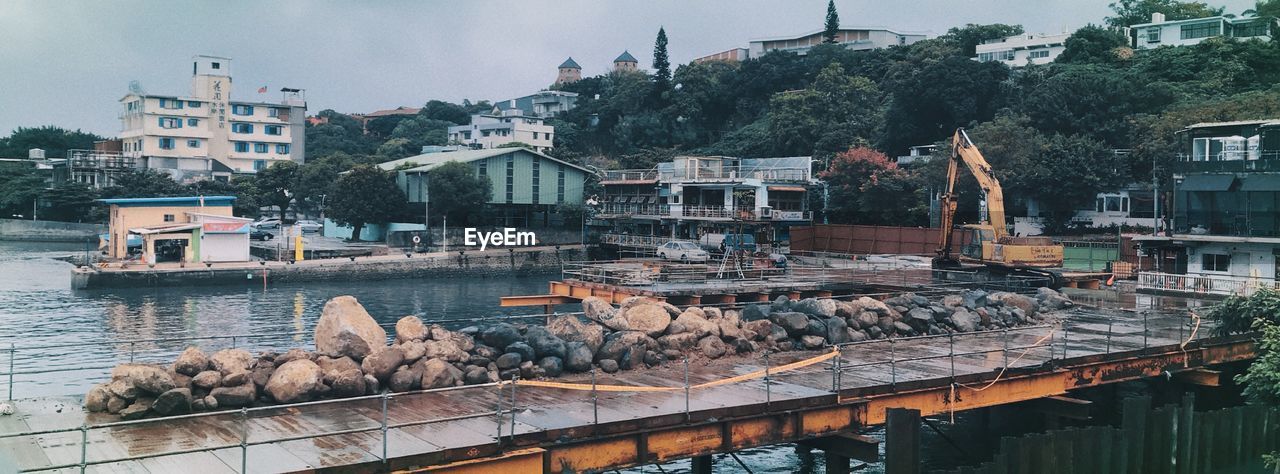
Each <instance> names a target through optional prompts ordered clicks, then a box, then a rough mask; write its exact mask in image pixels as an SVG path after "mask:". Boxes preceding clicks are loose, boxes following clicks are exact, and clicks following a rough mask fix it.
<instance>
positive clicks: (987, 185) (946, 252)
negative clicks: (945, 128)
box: [938, 128, 1006, 261]
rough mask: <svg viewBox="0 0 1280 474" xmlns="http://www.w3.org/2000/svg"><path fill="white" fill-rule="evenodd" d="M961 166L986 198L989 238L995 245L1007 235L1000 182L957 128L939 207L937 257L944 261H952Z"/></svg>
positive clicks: (979, 153) (970, 142)
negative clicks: (957, 188)
mask: <svg viewBox="0 0 1280 474" xmlns="http://www.w3.org/2000/svg"><path fill="white" fill-rule="evenodd" d="M961 162H963V163H964V164H965V166H966V167H968V168H969V172H970V173H972V174H973V177H974V178H975V179H977V180H978V186H980V187H982V190H983V192H984V193H985V194H986V196H987V220H988V222H990V224H991V231H992V237H993V238H994V239H995V241H996V242H1000V241H1002V240H1003V238H1004V237H1005V233H1006V231H1005V220H1004V191H1003V190H1002V189H1001V188H1000V180H998V179H996V176H995V173H993V172H992V171H991V165H990V164H989V163H987V159H986V158H984V157H983V156H982V152H980V151H978V147H977V146H974V144H973V142H972V141H971V140H969V135H968V134H966V133H965V132H964V129H963V128H958V129H956V133H955V135H952V137H951V159H950V160H949V161H948V163H947V191H946V193H944V194H943V195H942V203H941V204H942V206H941V208H942V209H941V211H942V222H941V224H942V236H941V239H940V242H939V243H940V246H939V248H938V257H939V258H940V259H942V260H944V261H950V260H952V256H951V247H952V244H953V242H952V241H951V240H952V239H951V234H952V226H954V225H955V217H956V203H957V201H958V198H959V196H958V195H957V194H956V189H955V188H956V177H957V175H958V174H959V172H960V163H961Z"/></svg>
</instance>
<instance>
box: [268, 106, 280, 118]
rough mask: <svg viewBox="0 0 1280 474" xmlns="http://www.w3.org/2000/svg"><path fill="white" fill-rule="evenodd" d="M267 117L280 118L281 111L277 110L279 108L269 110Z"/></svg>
mask: <svg viewBox="0 0 1280 474" xmlns="http://www.w3.org/2000/svg"><path fill="white" fill-rule="evenodd" d="M267 116H268V117H279V116H280V109H277V108H275V107H272V108H269V109H267Z"/></svg>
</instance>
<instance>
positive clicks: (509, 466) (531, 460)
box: [400, 448, 546, 474]
mask: <svg viewBox="0 0 1280 474" xmlns="http://www.w3.org/2000/svg"><path fill="white" fill-rule="evenodd" d="M545 453H546V450H544V449H542V448H528V449H521V450H517V451H509V452H506V453H502V454H499V455H496V456H492V457H486V458H479V459H468V460H466V461H458V462H453V463H449V464H442V465H439V466H430V467H424V468H420V469H410V470H405V471H400V472H410V473H417V472H431V473H440V474H482V473H488V472H510V473H540V472H543V469H544V467H545V466H544V465H543V464H544V462H543V456H544V455H545Z"/></svg>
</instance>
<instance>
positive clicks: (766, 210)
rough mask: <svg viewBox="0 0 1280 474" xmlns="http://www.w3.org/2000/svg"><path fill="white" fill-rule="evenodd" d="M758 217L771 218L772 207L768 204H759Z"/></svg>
mask: <svg viewBox="0 0 1280 474" xmlns="http://www.w3.org/2000/svg"><path fill="white" fill-rule="evenodd" d="M760 218H761V219H772V218H773V208H772V207H769V206H761V207H760Z"/></svg>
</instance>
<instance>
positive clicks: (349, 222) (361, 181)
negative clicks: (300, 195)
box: [328, 165, 409, 241]
mask: <svg viewBox="0 0 1280 474" xmlns="http://www.w3.org/2000/svg"><path fill="white" fill-rule="evenodd" d="M328 202H329V204H328V208H329V209H328V217H329V218H330V219H333V221H334V222H337V223H338V225H343V226H351V228H352V232H351V240H357V241H358V240H360V232H361V231H362V230H363V229H364V226H365V224H385V223H388V222H391V220H392V219H394V218H395V217H396V216H399V215H401V214H402V213H403V212H404V211H405V208H406V207H407V206H408V204H409V203H408V200H407V199H406V198H405V195H404V192H403V191H401V190H400V187H399V186H396V179H395V175H394V174H392V173H390V172H386V171H382V170H380V169H378V167H376V166H373V165H357V166H355V167H354V168H351V171H349V172H347V173H346V174H343V175H342V177H340V178H338V180H337V181H336V182H335V183H334V184H333V196H332V197H331V198H330V199H329V201H328Z"/></svg>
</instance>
